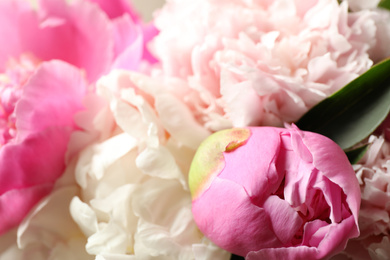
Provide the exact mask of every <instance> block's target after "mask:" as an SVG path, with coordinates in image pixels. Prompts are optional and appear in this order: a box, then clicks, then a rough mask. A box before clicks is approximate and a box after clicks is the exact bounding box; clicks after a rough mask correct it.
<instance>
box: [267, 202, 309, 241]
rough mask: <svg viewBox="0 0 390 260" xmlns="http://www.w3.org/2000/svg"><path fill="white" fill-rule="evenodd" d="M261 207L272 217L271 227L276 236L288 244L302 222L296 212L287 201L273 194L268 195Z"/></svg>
mask: <svg viewBox="0 0 390 260" xmlns="http://www.w3.org/2000/svg"><path fill="white" fill-rule="evenodd" d="M263 208H264V210H265V211H266V212H267V214H268V216H269V217H270V219H272V222H271V223H272V228H273V230H274V232H275V235H276V236H277V238H278V239H279V240H280V241H281V242H282V243H283V244H284V245H289V244H290V243H291V241H292V240H293V238H294V235H295V234H296V233H297V231H298V230H299V229H300V228H301V226H302V224H303V220H302V219H301V217H300V216H299V215H298V212H296V211H295V210H294V209H293V208H292V207H291V206H290V204H289V203H288V202H287V201H285V200H282V199H280V198H279V197H278V196H275V195H272V196H269V197H268V199H267V200H266V201H265V202H264V205H263ZM286 223H288V225H286Z"/></svg>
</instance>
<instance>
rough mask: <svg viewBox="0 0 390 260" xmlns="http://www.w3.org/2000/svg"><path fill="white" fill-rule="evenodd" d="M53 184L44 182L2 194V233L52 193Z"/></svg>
mask: <svg viewBox="0 0 390 260" xmlns="http://www.w3.org/2000/svg"><path fill="white" fill-rule="evenodd" d="M52 186H53V185H52V184H42V185H39V186H33V187H28V188H23V189H18V190H11V191H8V192H6V193H4V194H1V195H0V223H1V225H0V235H2V234H3V233H5V232H6V231H8V230H9V229H11V228H13V227H15V226H16V225H18V224H19V223H20V222H21V221H22V220H23V218H24V217H25V216H26V215H27V214H28V212H29V211H30V209H31V208H32V207H33V206H34V205H35V204H36V203H38V202H39V201H40V200H41V199H42V198H43V197H44V196H46V195H47V194H49V193H50V191H51V189H52Z"/></svg>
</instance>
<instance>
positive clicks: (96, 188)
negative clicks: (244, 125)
mask: <svg viewBox="0 0 390 260" xmlns="http://www.w3.org/2000/svg"><path fill="white" fill-rule="evenodd" d="M170 88H171V84H170V82H169V79H167V78H165V79H156V78H149V77H148V76H145V75H142V74H136V73H134V72H126V71H114V72H112V73H110V74H108V75H107V76H105V77H103V78H101V79H100V80H99V81H98V82H97V91H98V94H99V95H100V97H103V98H104V100H105V102H106V106H105V107H103V108H102V109H100V110H97V111H96V116H95V117H94V119H93V122H92V124H90V125H92V126H93V127H94V128H95V129H96V130H98V131H99V132H100V139H99V140H97V141H96V142H95V143H94V144H92V145H90V146H88V147H87V148H85V149H84V150H83V151H82V152H81V153H80V156H79V159H78V161H77V165H76V170H75V174H76V179H77V182H78V184H79V185H80V187H81V189H82V192H81V195H80V196H76V197H74V198H73V200H72V202H71V205H70V210H71V214H72V217H73V219H74V221H75V222H76V223H78V225H79V227H80V228H81V230H82V231H83V233H84V234H85V236H86V237H88V242H87V244H86V250H87V252H88V253H89V254H91V255H97V259H107V260H109V259H119V258H120V259H186V260H187V259H210V260H211V259H229V257H230V254H229V253H227V252H226V251H224V250H222V249H220V248H218V247H216V246H215V245H214V244H212V243H211V242H209V241H208V240H207V239H206V238H204V236H203V235H202V233H201V232H200V231H199V230H198V229H197V227H196V224H195V222H194V220H193V216H192V213H191V195H190V192H189V190H188V186H187V177H186V175H187V174H186V173H187V172H188V168H189V165H190V162H191V159H192V157H193V155H194V153H195V150H196V148H197V147H198V145H199V143H200V142H201V141H202V140H203V139H204V138H205V137H207V136H208V135H209V132H208V131H207V130H205V129H204V128H202V127H201V126H200V125H199V124H198V123H197V122H196V120H195V119H194V118H193V116H192V113H191V111H190V109H189V108H188V107H187V106H186V105H185V104H184V103H183V101H181V99H180V96H181V95H182V93H181V91H180V90H178V91H175V92H174V93H175V94H170V91H169V89H170ZM84 123H85V122H84Z"/></svg>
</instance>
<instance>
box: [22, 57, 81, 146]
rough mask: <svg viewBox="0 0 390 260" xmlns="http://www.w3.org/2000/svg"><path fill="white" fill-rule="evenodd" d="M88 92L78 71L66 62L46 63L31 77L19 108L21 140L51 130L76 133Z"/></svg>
mask: <svg viewBox="0 0 390 260" xmlns="http://www.w3.org/2000/svg"><path fill="white" fill-rule="evenodd" d="M86 89H87V85H86V82H85V79H84V77H83V75H82V74H81V72H80V71H79V70H78V69H77V68H75V67H73V66H71V65H69V64H67V63H65V62H62V61H51V62H45V63H43V64H42V65H41V66H40V67H39V68H38V69H37V71H36V73H35V74H34V75H33V76H31V78H30V80H29V82H28V83H27V84H26V86H25V87H24V92H23V96H22V98H21V99H20V100H19V103H18V104H17V105H16V109H15V113H16V118H17V119H16V128H17V129H18V137H17V138H18V140H20V139H23V138H25V137H26V136H28V135H29V134H31V133H37V132H39V131H42V130H44V129H46V128H47V127H53V126H59V127H64V128H65V129H68V130H71V129H74V127H75V124H74V122H73V116H74V114H75V113H76V112H77V111H80V110H81V109H83V105H82V99H83V97H84V95H85V93H86ZM38 104H39V105H38Z"/></svg>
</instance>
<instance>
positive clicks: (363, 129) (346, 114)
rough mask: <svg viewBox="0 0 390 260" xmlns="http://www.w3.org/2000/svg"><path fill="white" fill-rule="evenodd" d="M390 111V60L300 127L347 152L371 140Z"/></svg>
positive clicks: (330, 100)
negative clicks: (317, 134) (366, 139)
mask: <svg viewBox="0 0 390 260" xmlns="http://www.w3.org/2000/svg"><path fill="white" fill-rule="evenodd" d="M389 110H390V59H388V60H385V61H383V62H381V63H379V64H377V65H375V66H373V67H372V68H371V69H370V70H368V71H367V72H366V73H364V74H362V75H361V76H360V77H358V78H356V79H355V80H353V81H352V82H350V83H349V84H348V85H346V86H345V87H344V88H342V89H341V90H339V91H337V92H336V93H334V94H333V95H332V96H330V97H328V98H327V99H325V100H323V101H322V102H320V103H319V104H317V105H316V106H314V107H313V108H312V109H310V110H309V111H308V112H307V113H306V114H305V115H303V117H302V118H301V119H299V120H298V122H296V125H297V126H298V127H299V128H300V129H302V130H306V131H311V132H316V133H320V134H322V135H325V136H327V137H329V138H330V139H332V140H333V141H335V142H336V143H337V144H338V145H340V147H341V148H342V149H344V150H345V149H347V148H350V147H352V146H353V145H355V144H357V143H358V142H360V141H362V140H363V139H364V138H366V137H367V136H369V135H370V134H371V133H372V132H373V131H374V130H375V129H376V128H377V127H378V126H379V125H380V123H381V122H382V121H383V120H384V119H385V118H386V116H387V114H388V113H389Z"/></svg>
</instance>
